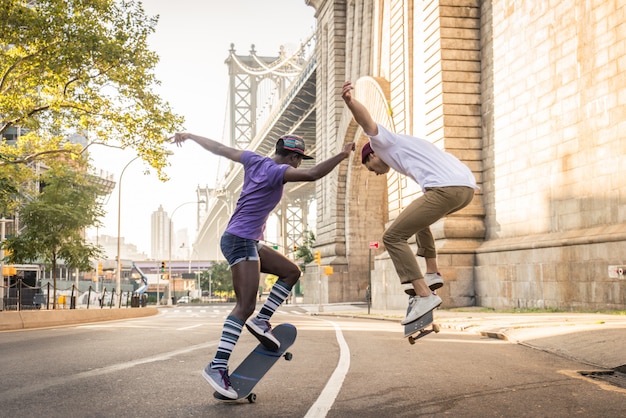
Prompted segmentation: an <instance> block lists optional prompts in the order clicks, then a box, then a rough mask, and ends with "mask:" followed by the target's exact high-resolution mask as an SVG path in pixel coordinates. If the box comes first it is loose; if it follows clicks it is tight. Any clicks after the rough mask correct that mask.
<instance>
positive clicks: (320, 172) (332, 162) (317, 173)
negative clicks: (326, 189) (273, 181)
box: [283, 142, 354, 183]
mask: <svg viewBox="0 0 626 418" xmlns="http://www.w3.org/2000/svg"><path fill="white" fill-rule="evenodd" d="M352 151H354V142H348V143H346V144H344V146H343V150H342V151H341V152H340V153H339V154H337V155H335V156H334V157H331V158H329V159H327V160H325V161H322V162H321V163H319V164H317V165H316V166H314V167H311V168H294V167H288V168H287V171H285V175H284V176H283V179H284V180H285V183H287V182H293V181H315V180H319V179H321V178H322V177H324V176H325V175H326V174H328V173H330V172H331V171H333V168H335V167H337V165H339V163H340V162H342V161H343V160H344V159H346V158H348V157H349V156H350V153H351V152H352Z"/></svg>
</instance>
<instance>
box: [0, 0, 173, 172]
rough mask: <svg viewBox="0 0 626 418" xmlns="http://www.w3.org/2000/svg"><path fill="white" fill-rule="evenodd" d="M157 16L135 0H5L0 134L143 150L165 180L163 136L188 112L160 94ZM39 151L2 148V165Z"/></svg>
mask: <svg viewBox="0 0 626 418" xmlns="http://www.w3.org/2000/svg"><path fill="white" fill-rule="evenodd" d="M157 22H158V16H155V17H150V16H147V15H146V14H145V12H144V10H143V8H142V5H141V2H140V1H134V0H97V1H96V0H87V1H85V0H46V1H27V0H0V137H5V136H6V134H7V132H8V131H9V129H11V128H14V129H15V128H18V127H19V128H21V129H25V130H28V131H30V132H33V133H36V134H39V135H40V136H41V135H44V134H46V135H48V136H50V137H52V136H62V137H67V136H68V135H69V134H71V133H76V132H79V133H81V134H83V135H84V136H85V137H87V138H89V141H91V142H92V143H93V142H97V143H103V144H107V143H111V142H114V144H115V145H116V146H120V147H122V148H127V147H130V148H133V149H135V150H137V153H138V154H139V155H140V156H141V157H142V158H143V159H144V160H145V161H146V162H147V163H149V164H150V165H151V166H152V167H153V168H155V169H156V171H157V173H158V175H159V177H160V178H161V179H163V180H164V179H166V176H165V174H164V173H163V171H162V169H163V168H164V167H165V166H166V165H167V162H166V157H165V151H166V150H165V143H166V142H167V136H168V135H169V134H171V133H172V132H174V131H177V130H179V128H180V125H181V124H182V122H183V119H182V117H180V116H177V115H175V114H174V113H173V112H172V111H171V109H170V106H169V104H168V103H167V102H164V101H163V100H162V99H161V98H160V97H159V96H158V95H157V94H155V93H154V91H153V89H154V87H155V86H156V85H158V84H159V81H158V80H157V79H156V77H155V75H154V68H155V66H156V64H157V63H158V59H159V58H158V56H157V55H156V53H155V52H153V51H151V50H150V49H149V48H148V44H147V40H148V37H149V35H150V34H152V33H153V32H154V31H155V28H156V25H157ZM40 152H41V150H32V152H31V153H30V154H26V155H7V154H1V155H0V166H2V165H5V164H16V163H23V162H27V161H29V160H32V159H34V158H37V157H38V156H40V155H41V154H39V153H40ZM47 152H55V151H53V150H49V151H47ZM56 152H68V150H62V149H58V150H56ZM5 177H6V175H5ZM2 178H3V176H1V175H0V179H2ZM0 181H2V180H0ZM5 181H6V180H5Z"/></svg>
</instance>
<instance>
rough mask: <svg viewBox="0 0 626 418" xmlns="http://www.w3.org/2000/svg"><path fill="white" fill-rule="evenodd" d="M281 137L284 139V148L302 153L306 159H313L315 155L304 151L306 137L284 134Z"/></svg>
mask: <svg viewBox="0 0 626 418" xmlns="http://www.w3.org/2000/svg"><path fill="white" fill-rule="evenodd" d="M280 139H282V140H283V148H284V149H286V150H287V151H293V152H295V153H296V154H300V155H302V159H304V160H312V159H313V157H311V156H309V155H306V154H305V153H304V139H302V138H300V137H299V136H298V135H284V136H281V137H280Z"/></svg>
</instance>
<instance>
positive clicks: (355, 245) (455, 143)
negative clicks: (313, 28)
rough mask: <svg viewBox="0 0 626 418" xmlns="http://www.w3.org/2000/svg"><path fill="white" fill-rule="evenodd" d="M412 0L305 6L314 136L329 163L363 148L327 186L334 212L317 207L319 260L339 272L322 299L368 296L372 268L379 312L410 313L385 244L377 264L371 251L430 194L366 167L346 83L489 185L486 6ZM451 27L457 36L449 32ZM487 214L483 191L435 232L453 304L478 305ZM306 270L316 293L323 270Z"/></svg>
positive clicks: (381, 115) (387, 119) (383, 116)
mask: <svg viewBox="0 0 626 418" xmlns="http://www.w3.org/2000/svg"><path fill="white" fill-rule="evenodd" d="M413 3H414V2H411V1H382V2H369V1H368V2H362V1H330V0H328V1H324V0H317V1H315V0H310V1H307V4H309V5H311V6H313V7H314V8H315V10H316V17H317V19H318V25H317V28H318V29H317V45H318V50H317V63H318V67H317V98H318V99H317V108H318V112H317V114H318V119H317V130H318V136H319V137H322V138H325V140H324V141H323V144H324V145H323V146H324V147H325V148H324V149H322V150H321V152H322V153H323V155H322V158H325V157H326V156H328V155H331V154H333V153H334V152H337V150H339V149H340V147H341V146H342V144H343V143H345V142H347V141H354V142H355V143H356V144H357V152H356V153H355V154H354V157H353V158H352V159H351V161H350V163H349V164H344V165H342V166H341V169H340V170H338V171H336V172H335V173H333V174H334V175H329V176H327V177H326V178H324V179H322V180H321V181H319V182H318V187H317V195H318V196H317V197H318V202H324V203H325V204H324V205H323V206H320V205H319V204H318V236H317V241H316V246H317V249H319V250H321V252H322V257H323V259H322V264H323V265H332V266H333V267H334V274H333V275H332V276H330V277H328V278H327V277H325V276H323V275H321V279H322V286H320V288H321V289H322V301H327V302H331V303H332V302H339V301H357V300H363V298H364V297H365V289H366V287H367V286H368V284H369V283H368V282H369V279H370V269H371V282H372V295H373V298H374V299H373V304H374V305H378V307H380V308H404V307H405V306H406V297H405V296H403V293H402V291H401V290H400V285H399V280H398V278H397V275H396V273H395V269H394V268H393V265H392V263H391V260H390V259H389V258H388V256H387V255H386V253H385V252H384V248H382V244H381V249H380V250H374V252H373V254H372V255H373V256H374V257H373V259H375V260H376V261H375V265H371V266H368V263H367V261H368V260H369V251H370V248H369V243H370V242H372V241H379V240H380V239H381V237H382V233H383V231H384V229H385V227H386V226H387V225H388V223H389V222H390V221H392V220H393V219H394V218H395V217H396V216H397V215H398V213H399V212H400V210H401V209H402V208H404V207H405V206H406V205H407V204H408V203H410V202H411V201H412V200H413V199H415V198H416V197H417V195H418V194H419V193H421V192H420V189H419V186H418V185H416V184H411V183H413V182H412V181H411V180H408V179H406V178H404V177H403V176H400V175H398V174H396V173H393V172H392V173H390V174H388V175H387V176H376V175H374V174H372V173H369V172H368V171H367V170H366V169H365V168H364V167H363V166H362V165H361V162H360V148H361V146H362V145H363V144H364V143H365V142H366V141H367V138H366V137H365V136H364V135H363V132H362V130H361V129H360V127H358V125H356V124H355V122H354V121H353V120H352V118H351V115H350V114H349V112H348V111H347V109H346V108H345V105H344V103H343V101H342V100H341V97H340V93H341V86H342V84H343V82H344V81H345V80H352V81H353V82H354V83H356V90H355V93H356V95H357V97H358V98H359V100H361V101H362V102H363V103H364V104H365V105H366V106H367V107H368V109H369V110H370V112H371V113H372V116H373V117H374V118H375V119H376V120H377V121H378V122H379V123H381V124H383V125H385V126H387V127H388V128H389V129H391V130H392V131H396V132H402V133H409V134H413V135H416V136H421V137H423V138H427V139H429V140H430V141H432V142H434V143H436V144H437V145H438V146H440V147H441V148H443V149H445V150H446V151H448V152H450V153H452V154H454V155H456V156H457V157H458V158H460V159H461V160H462V161H464V162H465V163H466V164H467V165H469V166H470V168H471V169H472V170H473V171H474V173H475V175H476V178H477V180H478V182H479V184H480V181H481V177H480V175H481V172H482V165H481V118H480V60H479V58H480V48H479V45H478V43H477V41H476V39H477V38H478V37H479V36H478V32H479V31H480V20H479V15H480V10H479V8H478V6H477V3H478V2H465V3H473V7H468V6H463V7H454V6H451V7H440V6H439V2H437V1H433V2H420V3H424V4H427V6H426V9H424V10H416V8H414V7H413ZM443 21H445V22H447V24H449V25H453V26H454V28H455V29H446V28H445V27H444V25H442V22H443ZM458 28H463V29H462V30H459V29H458ZM329 98H334V99H329ZM483 215H484V213H483V209H482V199H481V194H480V193H478V194H477V195H476V197H475V199H474V202H473V203H472V204H471V205H470V206H469V207H467V208H466V209H464V210H463V211H461V212H460V213H458V214H456V215H454V216H451V217H448V218H446V219H443V220H442V221H440V222H438V223H437V224H436V225H434V226H433V228H432V229H433V233H434V235H435V237H436V239H437V240H438V251H439V265H440V269H441V271H442V273H443V274H444V276H445V277H446V283H447V286H445V287H444V288H443V289H442V294H443V296H444V297H443V299H444V301H445V303H446V304H447V305H449V306H467V305H473V304H474V294H473V267H474V252H475V249H476V248H477V247H478V246H479V245H480V244H481V242H482V238H483V236H484V224H483ZM413 244H414V243H413ZM312 270H315V268H313V269H312ZM307 273H308V274H307V275H306V276H305V279H304V280H306V281H307V282H309V285H310V286H311V287H313V288H315V286H313V284H314V283H315V281H316V280H317V279H318V277H317V276H316V273H317V272H309V270H307ZM306 288H307V289H308V288H309V287H308V286H307V287H306ZM311 293H313V294H314V295H312V296H311V299H309V301H310V302H315V301H317V300H318V299H317V297H319V296H317V295H316V293H317V292H316V291H315V290H313V292H311ZM305 298H306V294H305Z"/></svg>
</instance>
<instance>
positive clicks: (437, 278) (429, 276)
mask: <svg viewBox="0 0 626 418" xmlns="http://www.w3.org/2000/svg"><path fill="white" fill-rule="evenodd" d="M424 280H426V285H427V286H428V288H429V289H430V290H437V289H439V288H441V287H442V286H443V277H441V274H439V273H426V275H425V276H424ZM402 290H404V293H406V294H407V295H409V296H415V290H414V289H413V284H412V283H410V282H409V283H402Z"/></svg>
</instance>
